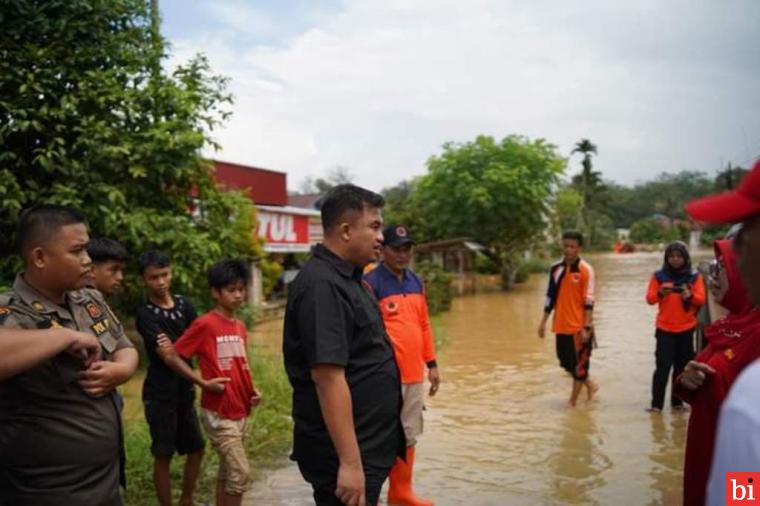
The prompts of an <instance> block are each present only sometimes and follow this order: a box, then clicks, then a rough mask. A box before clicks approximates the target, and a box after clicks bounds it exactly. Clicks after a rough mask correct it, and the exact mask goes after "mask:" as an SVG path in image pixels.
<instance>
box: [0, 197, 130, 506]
mask: <svg viewBox="0 0 760 506" xmlns="http://www.w3.org/2000/svg"><path fill="white" fill-rule="evenodd" d="M16 241H17V246H18V250H19V253H20V254H21V256H22V258H23V261H24V266H25V267H24V268H25V270H24V272H23V273H21V274H19V275H18V276H17V277H16V280H15V282H14V284H13V289H12V291H11V292H9V293H7V294H4V295H0V505H2V506H22V505H35V506H48V505H54V506H62V505H66V506H106V505H108V506H111V505H120V504H121V503H122V501H121V497H120V495H119V483H120V478H122V479H123V443H122V437H121V418H120V413H119V408H118V406H117V400H116V393H115V391H114V388H115V386H116V385H118V384H121V383H123V382H125V381H127V379H129V377H130V376H131V375H132V373H133V372H134V370H135V367H136V365H137V353H136V351H135V349H134V347H133V346H132V344H131V343H130V341H129V340H128V339H127V338H126V337H125V335H124V332H123V329H122V327H121V324H120V323H119V321H118V320H117V319H116V318H115V317H114V315H113V313H112V312H111V310H110V308H109V307H108V305H107V304H106V303H105V301H104V300H103V297H102V296H101V295H100V293H99V292H98V291H96V290H92V289H88V288H82V287H84V286H85V284H86V283H87V282H89V281H90V280H91V278H90V276H91V273H90V270H91V263H92V262H91V261H90V258H89V256H88V255H87V243H88V241H89V236H88V234H87V227H86V224H85V220H84V218H83V216H82V215H81V214H79V213H78V212H77V211H75V210H73V209H70V208H66V207H62V206H52V205H46V206H38V207H35V208H32V209H29V210H28V211H26V212H25V213H24V214H23V215H22V217H21V220H20V223H19V228H18V234H17V239H16ZM20 329H26V330H20ZM127 356H128V357H129V360H124V358H125V357H127ZM116 357H120V359H119V362H120V363H116V362H114V358H116ZM122 481H123V480H122Z"/></svg>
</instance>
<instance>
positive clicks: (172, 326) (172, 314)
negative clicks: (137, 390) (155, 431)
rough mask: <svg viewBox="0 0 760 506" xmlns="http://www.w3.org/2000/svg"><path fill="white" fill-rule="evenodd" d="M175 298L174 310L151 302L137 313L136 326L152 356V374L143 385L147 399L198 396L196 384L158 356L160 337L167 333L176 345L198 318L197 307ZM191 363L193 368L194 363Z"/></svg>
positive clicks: (150, 362)
mask: <svg viewBox="0 0 760 506" xmlns="http://www.w3.org/2000/svg"><path fill="white" fill-rule="evenodd" d="M172 299H173V301H174V307H172V308H171V309H164V308H162V307H159V306H157V305H155V304H153V303H152V302H148V303H147V304H145V305H144V306H142V307H141V308H140V309H138V310H137V318H136V319H135V325H136V327H137V331H138V332H139V333H140V335H141V336H142V338H143V342H144V343H145V352H146V354H147V356H148V373H147V375H146V376H145V382H144V383H143V399H144V400H154V401H170V400H171V401H173V400H179V399H192V398H193V396H194V392H195V390H194V388H193V384H192V382H190V381H188V380H186V379H184V378H182V377H180V376H178V375H177V374H175V373H174V371H172V370H171V369H169V367H168V366H167V365H166V364H165V363H164V361H163V360H161V357H159V356H158V353H156V347H157V346H158V336H159V334H166V335H167V336H168V337H169V339H170V340H171V341H172V342H175V341H176V340H177V339H179V338H180V336H181V335H182V334H183V333H184V332H185V329H187V328H188V327H189V326H190V324H191V323H193V320H195V318H196V317H197V313H196V311H195V308H194V307H193V305H192V303H191V302H190V301H189V300H188V299H186V298H185V297H183V296H181V295H173V296H172ZM187 362H188V364H190V366H191V367H192V362H191V361H189V360H188V361H187Z"/></svg>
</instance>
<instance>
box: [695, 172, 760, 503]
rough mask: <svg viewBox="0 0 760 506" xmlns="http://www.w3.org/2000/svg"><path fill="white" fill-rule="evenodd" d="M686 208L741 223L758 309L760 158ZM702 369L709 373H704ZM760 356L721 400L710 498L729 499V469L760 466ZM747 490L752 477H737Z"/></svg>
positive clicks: (743, 264)
mask: <svg viewBox="0 0 760 506" xmlns="http://www.w3.org/2000/svg"><path fill="white" fill-rule="evenodd" d="M686 211H687V212H688V213H689V215H690V216H691V217H692V218H694V219H695V220H697V221H700V222H705V223H737V222H741V223H742V229H741V231H740V232H739V234H738V235H737V236H736V237H735V238H734V248H735V249H736V251H737V253H738V255H739V259H738V265H739V271H740V273H741V276H742V281H743V282H744V284H745V286H746V287H747V291H748V292H749V294H750V298H751V299H752V302H753V303H754V305H755V309H754V311H760V309H758V307H757V306H760V161H758V162H757V163H755V166H754V168H753V169H752V171H751V172H750V173H749V174H747V175H746V176H745V178H744V180H743V181H742V183H741V185H740V186H739V188H737V189H736V190H733V191H728V192H724V193H721V194H718V195H712V196H709V197H705V198H702V199H698V200H695V201H692V202H689V203H688V204H687V205H686ZM702 374H703V375H704V374H705V373H702ZM759 393H760V361H755V362H754V364H752V365H750V366H749V367H747V368H746V369H745V370H744V372H742V374H741V376H740V377H739V379H738V380H737V381H736V383H734V385H733V387H732V388H731V392H730V393H729V396H728V399H726V402H725V403H724V404H723V408H722V409H721V415H720V424H719V426H718V436H717V439H716V443H715V453H714V454H713V462H712V468H711V472H710V483H709V485H708V498H707V504H710V505H712V504H725V501H726V478H727V476H726V474H727V473H729V472H760V403H758V402H757V399H758V394H759ZM733 486H734V492H736V490H737V489H738V487H742V488H741V489H740V490H741V491H742V492H744V493H745V494H746V493H747V491H749V490H752V489H750V488H747V487H751V486H752V483H751V480H750V482H747V483H745V482H741V483H737V482H734V483H733Z"/></svg>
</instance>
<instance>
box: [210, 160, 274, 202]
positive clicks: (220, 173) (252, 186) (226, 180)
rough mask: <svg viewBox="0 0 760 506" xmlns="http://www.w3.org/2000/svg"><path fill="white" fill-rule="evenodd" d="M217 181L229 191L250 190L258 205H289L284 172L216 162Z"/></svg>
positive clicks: (250, 194)
mask: <svg viewBox="0 0 760 506" xmlns="http://www.w3.org/2000/svg"><path fill="white" fill-rule="evenodd" d="M214 166H215V168H216V172H215V176H216V180H217V181H218V182H219V183H221V184H222V185H224V186H225V187H226V188H229V189H242V190H244V189H248V195H249V196H250V197H251V199H253V201H254V202H255V203H256V204H263V205H269V206H286V205H288V189H287V176H286V174H285V173H284V172H276V171H273V170H267V169H259V168H258V167H250V166H247V165H239V164H236V163H229V162H220V161H218V160H214Z"/></svg>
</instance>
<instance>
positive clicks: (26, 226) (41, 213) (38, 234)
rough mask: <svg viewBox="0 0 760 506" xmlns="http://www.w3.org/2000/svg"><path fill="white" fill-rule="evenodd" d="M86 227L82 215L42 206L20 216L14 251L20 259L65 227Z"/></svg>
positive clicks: (73, 211)
mask: <svg viewBox="0 0 760 506" xmlns="http://www.w3.org/2000/svg"><path fill="white" fill-rule="evenodd" d="M80 223H81V224H84V225H87V220H86V219H85V217H84V215H83V214H82V213H80V212H79V211H77V210H76V209H74V208H73V207H68V206H59V205H55V204H42V205H37V206H34V207H30V208H29V209H27V210H25V211H24V212H23V213H22V214H21V219H20V220H19V222H18V227H17V229H16V250H17V251H18V254H19V255H21V256H22V257H23V256H24V255H25V254H26V252H27V251H28V250H29V249H30V248H32V247H35V246H39V245H41V244H44V243H45V242H46V241H48V240H49V239H51V238H52V237H54V236H55V234H56V233H57V232H58V231H59V230H60V229H62V228H63V227H65V226H67V225H78V224H80Z"/></svg>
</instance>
